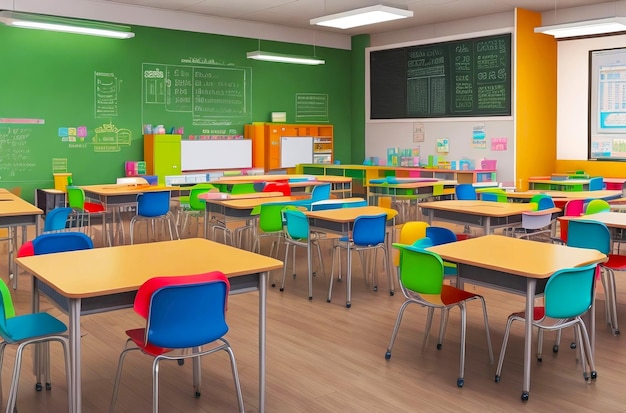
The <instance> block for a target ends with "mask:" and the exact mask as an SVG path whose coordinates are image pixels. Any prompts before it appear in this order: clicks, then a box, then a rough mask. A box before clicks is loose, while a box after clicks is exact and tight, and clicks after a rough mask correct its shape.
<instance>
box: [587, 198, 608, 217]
mask: <svg viewBox="0 0 626 413" xmlns="http://www.w3.org/2000/svg"><path fill="white" fill-rule="evenodd" d="M609 211H611V205H610V204H609V203H608V202H606V201H605V200H604V199H592V200H591V201H589V203H588V204H587V206H586V207H585V215H591V214H598V213H600V212H609Z"/></svg>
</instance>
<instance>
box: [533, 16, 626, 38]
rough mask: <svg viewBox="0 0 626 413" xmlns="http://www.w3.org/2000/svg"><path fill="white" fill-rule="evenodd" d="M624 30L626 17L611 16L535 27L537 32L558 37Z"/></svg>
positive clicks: (625, 29)
mask: <svg viewBox="0 0 626 413" xmlns="http://www.w3.org/2000/svg"><path fill="white" fill-rule="evenodd" d="M623 31H626V17H609V18H606V19H597V20H583V21H579V22H572V23H563V24H555V25H552V26H542V27H535V33H544V34H549V35H552V36H554V37H555V38H557V39H560V38H563V37H577V36H592V35H596V34H606V33H616V32H623Z"/></svg>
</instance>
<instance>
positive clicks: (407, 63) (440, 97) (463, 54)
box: [370, 34, 511, 119]
mask: <svg viewBox="0 0 626 413" xmlns="http://www.w3.org/2000/svg"><path fill="white" fill-rule="evenodd" d="M370 91H371V99H370V101H371V117H372V118H373V119H393V118H425V117H444V116H485V115H486V116H494V115H497V116H501V115H510V114H511V35H510V34H502V35H496V36H487V37H477V38H473V39H466V40H458V41H451V42H444V43H435V44H427V45H418V46H407V47H402V48H398V49H390V50H379V51H373V52H371V53H370Z"/></svg>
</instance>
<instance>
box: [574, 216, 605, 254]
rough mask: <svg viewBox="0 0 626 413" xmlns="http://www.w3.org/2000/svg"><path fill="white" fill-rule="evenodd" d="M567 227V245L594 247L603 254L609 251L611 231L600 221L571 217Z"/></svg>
mask: <svg viewBox="0 0 626 413" xmlns="http://www.w3.org/2000/svg"><path fill="white" fill-rule="evenodd" d="M567 227H568V229H567V245H568V246H569V247H579V248H589V249H595V250H598V251H600V252H601V253H603V254H609V253H610V252H611V232H610V231H609V228H608V227H607V226H606V225H604V224H603V223H602V222H598V221H591V220H581V219H572V220H569V224H568V226H567Z"/></svg>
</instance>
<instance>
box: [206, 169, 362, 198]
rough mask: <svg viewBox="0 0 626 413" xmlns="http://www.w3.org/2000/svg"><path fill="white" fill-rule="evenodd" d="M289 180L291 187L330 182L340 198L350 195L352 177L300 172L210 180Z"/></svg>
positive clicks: (235, 181)
mask: <svg viewBox="0 0 626 413" xmlns="http://www.w3.org/2000/svg"><path fill="white" fill-rule="evenodd" d="M285 180H286V181H289V186H291V187H292V188H306V187H311V186H315V185H320V184H324V183H330V186H331V189H330V191H331V193H333V194H335V195H337V196H338V197H340V198H346V197H351V196H352V178H350V177H346V176H326V175H323V176H319V175H301V174H297V175H296V174H283V175H239V176H223V177H220V178H219V179H217V180H212V181H210V183H212V184H214V183H215V184H227V185H232V184H235V183H249V182H253V183H254V182H272V181H285Z"/></svg>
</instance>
